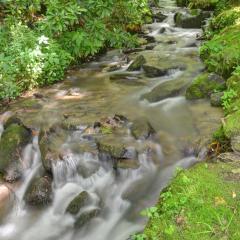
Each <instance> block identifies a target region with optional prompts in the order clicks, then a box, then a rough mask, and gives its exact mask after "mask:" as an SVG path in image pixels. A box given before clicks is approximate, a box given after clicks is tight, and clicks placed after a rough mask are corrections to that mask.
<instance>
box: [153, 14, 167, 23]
mask: <svg viewBox="0 0 240 240" xmlns="http://www.w3.org/2000/svg"><path fill="white" fill-rule="evenodd" d="M153 17H154V19H156V20H157V22H163V21H164V20H165V19H166V18H167V15H165V14H163V13H161V12H157V13H155V14H154V15H153Z"/></svg>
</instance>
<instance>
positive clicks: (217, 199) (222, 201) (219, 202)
mask: <svg viewBox="0 0 240 240" xmlns="http://www.w3.org/2000/svg"><path fill="white" fill-rule="evenodd" d="M225 204H226V201H225V199H224V198H222V197H215V205H216V206H219V205H225Z"/></svg>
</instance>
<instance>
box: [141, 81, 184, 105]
mask: <svg viewBox="0 0 240 240" xmlns="http://www.w3.org/2000/svg"><path fill="white" fill-rule="evenodd" d="M186 84H187V83H186V81H185V80H184V79H177V80H170V81H167V82H163V83H160V84H159V85H158V86H156V87H155V88H153V90H151V91H150V92H148V93H145V94H144V95H142V96H141V99H146V100H148V101H149V102H158V101H161V100H163V99H165V98H169V97H175V96H177V95H178V94H179V93H180V92H181V91H182V90H183V89H184V87H185V86H186Z"/></svg>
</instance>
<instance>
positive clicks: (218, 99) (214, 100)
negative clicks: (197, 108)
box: [210, 92, 224, 107]
mask: <svg viewBox="0 0 240 240" xmlns="http://www.w3.org/2000/svg"><path fill="white" fill-rule="evenodd" d="M223 95H224V93H223V92H216V93H212V94H211V96H210V102H211V105H212V106H213V107H221V106H222V97H223Z"/></svg>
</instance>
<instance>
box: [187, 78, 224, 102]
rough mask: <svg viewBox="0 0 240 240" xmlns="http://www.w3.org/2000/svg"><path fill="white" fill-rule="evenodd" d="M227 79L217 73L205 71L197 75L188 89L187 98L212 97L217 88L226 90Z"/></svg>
mask: <svg viewBox="0 0 240 240" xmlns="http://www.w3.org/2000/svg"><path fill="white" fill-rule="evenodd" d="M225 88H226V84H225V81H224V79H223V78H222V77H220V76H218V75H216V74H213V73H211V74H209V73H203V74H201V75H199V76H198V77H196V78H195V79H194V80H193V82H192V84H191V85H190V86H189V87H188V88H187V90H186V98H187V99H190V100H192V99H201V98H206V97H210V95H211V94H212V93H213V92H214V91H215V90H220V91H221V90H224V89H225Z"/></svg>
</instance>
